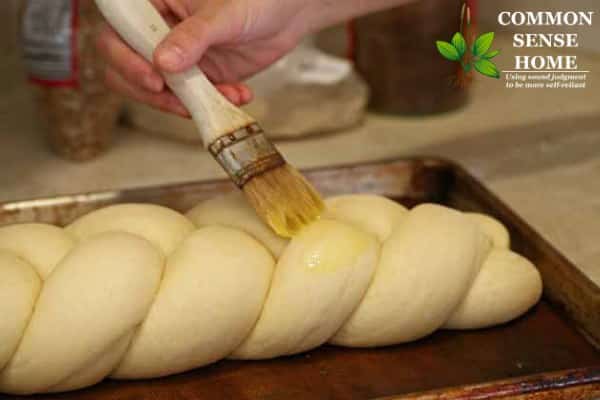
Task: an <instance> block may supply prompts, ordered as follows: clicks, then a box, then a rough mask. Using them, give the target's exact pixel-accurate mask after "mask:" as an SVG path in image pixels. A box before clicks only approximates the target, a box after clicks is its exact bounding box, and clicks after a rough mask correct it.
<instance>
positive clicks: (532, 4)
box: [479, 0, 600, 53]
mask: <svg viewBox="0 0 600 400" xmlns="http://www.w3.org/2000/svg"><path fill="white" fill-rule="evenodd" d="M479 4H480V5H479V13H480V16H481V22H482V28H486V27H487V29H490V30H496V31H501V30H503V29H506V28H504V27H502V26H501V25H500V24H498V22H497V18H498V13H499V12H500V11H511V10H519V11H542V10H544V11H546V10H547V11H567V10H573V11H575V10H577V11H595V14H594V17H593V25H592V26H591V27H588V26H586V27H565V28H566V29H565V30H564V32H573V33H578V34H580V35H581V39H580V46H581V47H582V48H585V49H588V50H593V51H594V52H599V53H600V1H599V0H492V1H490V0H480V1H479ZM510 29H512V30H514V31H517V32H531V33H536V32H539V33H544V32H557V29H556V28H552V27H550V28H548V27H521V28H515V27H510Z"/></svg>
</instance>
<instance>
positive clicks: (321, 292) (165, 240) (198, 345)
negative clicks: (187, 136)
mask: <svg viewBox="0 0 600 400" xmlns="http://www.w3.org/2000/svg"><path fill="white" fill-rule="evenodd" d="M327 206H328V211H327V214H326V215H325V216H323V218H322V219H321V220H320V221H317V222H315V223H313V224H311V225H310V226H308V227H307V228H305V229H304V230H303V231H302V232H301V233H300V234H298V235H297V236H296V237H295V238H293V239H292V240H291V241H289V242H288V241H286V240H284V239H282V238H279V237H277V236H275V235H274V234H273V233H272V232H271V231H270V230H269V229H268V228H267V227H266V226H265V225H264V224H263V223H262V222H261V221H260V220H259V219H258V218H257V217H256V215H255V214H254V212H253V210H252V209H251V208H250V207H249V206H248V205H247V203H246V202H245V200H244V199H243V198H242V196H241V195H239V194H238V193H234V194H229V195H226V196H224V197H220V198H216V199H213V200H209V201H206V202H204V203H202V204H200V205H198V206H197V207H195V208H194V209H193V210H191V211H190V212H189V213H188V214H187V216H183V215H181V214H179V213H177V212H175V211H172V210H169V209H166V208H163V207H159V206H154V205H141V204H131V205H117V206H111V207H107V208H104V209H101V210H98V211H95V212H92V213H91V214H88V215H87V216H84V217H82V218H80V219H79V220H77V221H75V222H74V223H73V224H71V225H69V226H67V227H66V228H65V229H61V228H58V227H54V226H48V225H42V224H24V225H14V226H9V227H5V228H0V315H1V316H2V318H1V319H0V391H2V392H8V393H20V394H26V393H39V392H59V391H66V390H73V389H77V388H82V387H86V386H90V385H93V384H95V383H97V382H99V381H101V380H102V379H104V378H105V377H113V378H118V379H136V378H149V377H158V376H165V375H170V374H175V373H178V372H182V371H186V370H189V369H193V368H197V367H200V366H203V365H207V364H210V363H212V362H215V361H217V360H220V359H222V358H226V357H230V358H238V359H264V358H271V357H277V356H280V355H285V354H294V353H298V352H303V351H306V350H309V349H312V348H314V347H317V346H319V345H321V344H323V343H326V342H330V343H334V344H337V345H342V346H350V347H371V346H384V345H390V344H397V343H403V342H407V341H411V340H415V339H418V338H421V337H424V336H426V335H428V334H430V333H432V332H433V331H435V330H437V329H440V328H448V329H474V328H482V327H487V326H492V325H495V324H500V323H503V322H506V321H509V320H511V319H513V318H516V317H517V316H519V315H521V314H522V313H524V312H525V311H526V310H528V309H529V308H530V307H531V306H532V305H534V304H535V303H536V302H537V301H538V299H539V297H540V295H541V289H542V285H541V279H540V276H539V273H538V272H537V270H536V269H535V267H534V266H533V265H532V264H531V263H530V262H529V261H527V260H526V259H524V258H523V257H521V256H519V255H517V254H515V253H513V252H511V251H510V250H509V248H508V245H509V239H508V233H507V231H506V229H505V228H504V227H503V226H502V225H501V224H500V223H499V222H497V221H495V220H494V219H492V218H490V217H487V216H483V215H479V214H463V213H460V212H458V211H454V210H451V209H448V208H445V207H442V206H438V205H432V204H426V205H421V206H418V207H415V208H414V209H412V210H411V211H408V210H407V209H405V208H404V207H402V206H400V205H398V204H396V203H394V202H392V201H390V200H387V199H385V198H382V197H377V196H371V195H349V196H340V197H335V198H331V199H329V200H327Z"/></svg>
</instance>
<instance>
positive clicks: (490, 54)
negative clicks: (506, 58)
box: [481, 50, 500, 60]
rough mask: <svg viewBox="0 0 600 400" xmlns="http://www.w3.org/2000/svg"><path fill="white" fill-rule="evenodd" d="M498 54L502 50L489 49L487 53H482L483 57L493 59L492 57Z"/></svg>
mask: <svg viewBox="0 0 600 400" xmlns="http://www.w3.org/2000/svg"><path fill="white" fill-rule="evenodd" d="M498 54H500V50H493V51H488V52H487V53H485V54H484V55H482V56H481V58H485V59H486V60H491V59H492V58H494V57H496V56H497V55H498Z"/></svg>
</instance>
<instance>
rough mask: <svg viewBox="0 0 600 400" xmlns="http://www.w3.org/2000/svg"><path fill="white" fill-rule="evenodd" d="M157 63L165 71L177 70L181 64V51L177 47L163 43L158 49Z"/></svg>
mask: <svg viewBox="0 0 600 400" xmlns="http://www.w3.org/2000/svg"><path fill="white" fill-rule="evenodd" d="M157 58H158V60H157V61H158V63H159V64H160V66H161V67H163V68H167V69H177V68H178V67H179V66H180V65H181V64H182V63H183V51H182V50H181V48H179V47H178V46H175V45H173V44H170V43H164V44H162V45H161V46H160V48H159V49H158V55H157Z"/></svg>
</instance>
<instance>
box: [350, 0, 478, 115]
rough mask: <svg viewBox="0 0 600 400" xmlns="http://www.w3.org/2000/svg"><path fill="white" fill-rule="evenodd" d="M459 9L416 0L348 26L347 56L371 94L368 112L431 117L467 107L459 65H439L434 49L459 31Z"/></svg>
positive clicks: (444, 0)
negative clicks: (350, 43)
mask: <svg viewBox="0 0 600 400" xmlns="http://www.w3.org/2000/svg"><path fill="white" fill-rule="evenodd" d="M463 3H464V2H463V1H456V0H420V1H415V2H412V3H410V4H407V5H404V6H401V7H398V8H394V9H391V10H386V11H382V12H379V13H375V14H372V15H369V16H366V17H364V18H359V19H357V20H355V21H353V23H352V27H351V30H352V35H353V42H354V45H353V48H354V49H353V55H352V56H353V58H354V60H355V62H356V67H357V69H358V71H359V72H360V73H361V75H362V76H363V77H364V78H365V80H366V81H367V82H368V84H369V86H370V88H371V100H370V108H371V109H372V110H373V111H378V112H383V113H392V114H408V115H423V114H434V113H441V112H446V111H451V110H454V109H457V108H460V107H461V106H463V105H464V104H465V103H466V102H467V100H468V85H467V84H466V83H465V82H466V80H465V79H464V76H463V75H464V74H463V72H462V70H461V66H460V64H459V63H457V62H451V61H448V60H446V59H444V58H443V57H442V56H441V55H440V54H439V53H438V51H437V48H436V44H435V42H436V41H437V40H445V41H450V39H451V38H452V35H454V33H455V32H458V31H459V30H460V29H461V9H462V8H463ZM469 6H470V9H471V11H470V13H471V14H473V4H472V2H470V3H469ZM471 21H472V22H471V28H470V29H471V30H472V29H473V24H474V22H473V21H474V18H473V17H472V16H471Z"/></svg>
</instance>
